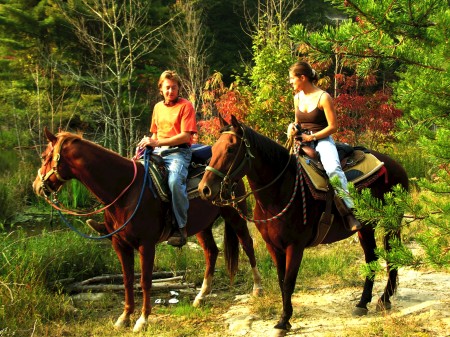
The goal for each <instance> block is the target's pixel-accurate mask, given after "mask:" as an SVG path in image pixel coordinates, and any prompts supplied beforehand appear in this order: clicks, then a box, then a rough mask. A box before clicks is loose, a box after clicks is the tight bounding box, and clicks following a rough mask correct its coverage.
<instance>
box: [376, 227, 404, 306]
mask: <svg viewBox="0 0 450 337" xmlns="http://www.w3.org/2000/svg"><path fill="white" fill-rule="evenodd" d="M393 237H394V238H396V239H398V240H400V232H396V233H394V234H392V235H386V236H385V237H384V248H385V249H386V250H387V251H389V250H391V245H390V243H389V240H390V239H392V238H393ZM387 262H388V263H387V272H388V281H387V284H386V288H384V292H383V295H381V297H380V298H379V299H378V303H377V311H383V310H390V309H391V308H392V305H391V301H390V298H391V296H392V295H394V293H395V291H396V290H397V277H398V270H397V269H396V268H391V267H390V265H389V261H387Z"/></svg>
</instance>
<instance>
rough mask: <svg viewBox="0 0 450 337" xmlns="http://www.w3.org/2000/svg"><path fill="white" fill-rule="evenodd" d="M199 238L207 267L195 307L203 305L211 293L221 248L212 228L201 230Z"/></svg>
mask: <svg viewBox="0 0 450 337" xmlns="http://www.w3.org/2000/svg"><path fill="white" fill-rule="evenodd" d="M197 240H198V242H199V244H200V246H202V248H203V254H204V256H205V262H206V268H205V274H204V277H203V284H202V288H201V289H200V292H199V293H198V294H197V296H196V297H195V299H194V303H193V306H194V307H198V306H200V305H202V304H203V303H204V301H205V298H206V296H207V295H208V294H209V293H211V289H212V281H213V276H214V270H215V268H216V261H217V256H218V255H219V249H218V248H217V245H216V242H215V241H214V237H213V234H212V231H211V228H209V229H205V230H203V231H201V232H199V233H198V234H197Z"/></svg>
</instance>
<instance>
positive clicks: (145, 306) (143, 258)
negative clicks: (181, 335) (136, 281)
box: [133, 242, 156, 332]
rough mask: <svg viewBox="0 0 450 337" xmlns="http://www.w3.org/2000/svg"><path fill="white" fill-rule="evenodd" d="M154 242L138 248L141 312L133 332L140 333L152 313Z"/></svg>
mask: <svg viewBox="0 0 450 337" xmlns="http://www.w3.org/2000/svg"><path fill="white" fill-rule="evenodd" d="M155 245H156V243H155V242H145V243H143V244H142V245H141V246H140V247H139V254H140V255H139V257H140V263H141V288H142V312H141V316H140V317H139V319H138V320H137V321H136V324H135V325H134V328H133V332H139V331H142V330H143V329H144V328H146V327H147V325H148V317H149V316H150V313H151V311H152V303H151V299H150V292H151V287H152V275H153V264H154V261H155Z"/></svg>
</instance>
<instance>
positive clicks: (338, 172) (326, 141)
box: [316, 136, 354, 208]
mask: <svg viewBox="0 0 450 337" xmlns="http://www.w3.org/2000/svg"><path fill="white" fill-rule="evenodd" d="M316 151H317V152H319V153H320V161H321V162H322V165H323V168H324V169H325V172H326V173H327V175H328V177H329V178H330V179H331V178H332V177H334V176H337V177H338V178H339V180H340V182H341V188H342V189H343V190H344V191H345V192H346V196H345V197H344V198H342V200H343V201H344V203H345V205H346V206H347V207H348V208H353V207H354V204H353V199H352V198H351V197H350V195H349V194H348V186H347V185H348V182H347V177H346V176H345V173H344V171H343V170H342V167H341V163H340V161H339V155H338V152H337V149H336V144H335V143H334V140H333V137H331V136H328V137H326V138H323V139H319V140H318V141H317V145H316Z"/></svg>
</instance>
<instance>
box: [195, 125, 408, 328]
mask: <svg viewBox="0 0 450 337" xmlns="http://www.w3.org/2000/svg"><path fill="white" fill-rule="evenodd" d="M222 125H223V128H222V130H221V135H220V137H219V138H218V140H217V142H216V143H215V144H214V145H213V148H212V158H211V161H210V163H209V167H207V168H206V172H205V174H204V176H203V179H202V181H201V182H200V184H199V192H200V194H201V196H202V198H204V199H205V200H210V201H213V202H215V203H216V204H226V203H229V202H231V201H232V199H233V198H236V200H242V198H239V196H240V195H239V193H238V192H234V191H233V190H232V184H233V183H234V181H238V180H239V179H241V178H242V177H244V176H245V175H246V176H247V179H248V182H249V185H250V188H251V190H252V193H253V194H254V197H255V200H256V202H255V208H254V214H253V216H254V222H255V224H256V227H257V228H258V230H259V232H260V233H261V235H262V237H263V239H264V240H265V242H266V246H267V249H268V251H269V253H270V255H271V257H272V260H273V262H274V263H275V265H276V268H277V273H278V282H279V287H280V289H281V294H282V300H283V312H282V314H281V318H280V319H279V321H278V323H277V324H276V325H275V329H277V330H274V335H279V336H280V335H284V334H286V332H287V331H288V330H289V329H290V323H289V320H290V318H291V316H292V311H293V309H292V302H291V296H292V293H293V291H294V287H295V282H296V278H297V274H298V270H299V267H300V263H301V261H302V257H303V252H304V250H305V248H307V247H308V244H310V243H311V242H312V241H313V239H314V237H315V236H314V233H315V231H314V227H315V226H316V224H317V223H318V221H319V218H320V216H321V214H322V212H323V211H324V210H325V201H322V200H315V199H314V198H313V196H312V194H311V192H310V190H309V188H305V189H304V191H303V192H304V194H303V193H300V191H301V190H300V189H299V191H298V192H297V193H295V189H296V187H295V186H298V185H299V184H298V183H297V177H298V176H300V179H301V171H300V167H301V166H300V167H299V166H297V163H296V155H290V154H289V152H288V150H287V149H286V148H284V147H283V146H281V145H279V144H278V143H276V142H274V141H272V140H271V139H269V138H267V137H265V136H263V135H261V134H259V133H257V132H256V131H254V130H252V129H251V128H249V127H247V126H245V125H243V124H241V123H239V121H238V120H237V119H236V118H235V117H234V116H232V117H231V124H228V123H226V122H225V121H224V120H223V119H222ZM371 153H373V154H374V155H375V156H376V157H377V158H378V159H379V160H380V161H382V162H384V166H385V168H386V176H382V177H380V178H378V179H377V180H375V181H374V182H373V183H372V184H371V185H370V186H369V188H370V189H371V191H372V194H373V195H374V196H375V197H377V198H380V199H382V198H383V195H384V194H385V193H386V192H388V191H390V190H391V188H392V187H393V186H395V185H397V184H400V185H401V186H402V187H403V188H404V189H407V188H408V179H407V175H406V172H405V170H404V169H403V168H402V167H401V166H400V165H399V164H398V163H396V162H395V161H394V160H393V159H391V158H389V157H388V156H386V155H383V154H380V153H377V152H375V151H371ZM297 172H299V174H298V175H297ZM300 185H301V184H300ZM294 194H295V196H294V197H293V195H294ZM302 194H303V195H302ZM333 213H334V214H337V211H336V209H334V210H333ZM305 215H306V218H305ZM334 219H335V220H334V222H333V224H332V226H331V229H330V231H329V232H328V234H327V236H326V237H325V239H324V240H323V242H322V243H332V242H336V241H339V240H342V239H345V238H347V237H349V236H351V235H352V234H354V233H352V232H349V231H347V230H346V229H345V227H344V224H343V223H342V218H341V217H340V216H335V217H334ZM398 221H401V219H398ZM358 236H359V240H360V243H361V245H362V248H363V250H364V254H365V259H366V262H372V261H376V260H377V256H376V254H375V248H376V242H375V234H374V229H373V228H372V226H370V225H367V224H366V225H364V226H363V228H362V229H361V230H360V231H359V233H358ZM391 237H396V238H397V239H400V233H397V232H395V233H389V234H388V235H387V236H386V237H385V238H384V245H385V247H386V249H389V248H390V247H389V239H390V238H391ZM388 275H389V279H388V282H387V285H386V288H385V290H384V293H383V295H382V296H381V298H380V299H379V302H378V304H379V306H380V308H385V309H389V308H390V301H389V298H390V297H391V296H392V295H393V293H394V291H395V289H396V287H397V270H396V269H394V268H389V266H388ZM373 284H374V282H373V279H370V278H366V280H365V284H364V290H363V293H362V296H361V299H360V301H359V303H358V304H357V305H356V308H355V310H354V314H355V315H364V314H367V312H368V310H367V304H368V303H369V302H370V301H371V299H372V289H373Z"/></svg>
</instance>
